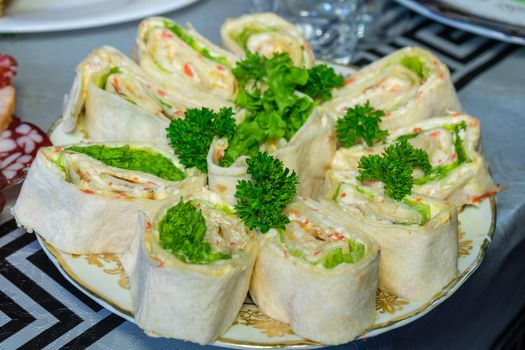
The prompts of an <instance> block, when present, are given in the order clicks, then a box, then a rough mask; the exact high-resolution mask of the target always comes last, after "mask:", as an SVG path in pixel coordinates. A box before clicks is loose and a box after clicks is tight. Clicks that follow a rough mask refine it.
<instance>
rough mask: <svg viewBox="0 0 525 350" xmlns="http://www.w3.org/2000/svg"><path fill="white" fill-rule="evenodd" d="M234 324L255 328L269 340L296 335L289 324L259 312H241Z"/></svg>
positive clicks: (248, 310) (247, 310) (246, 310)
mask: <svg viewBox="0 0 525 350" xmlns="http://www.w3.org/2000/svg"><path fill="white" fill-rule="evenodd" d="M233 324H234V325H236V324H238V325H243V326H248V327H255V328H257V329H259V331H260V332H261V333H263V334H265V335H266V336H267V337H268V338H273V337H284V336H285V335H287V334H294V332H293V331H292V329H291V328H290V327H289V326H288V325H287V324H285V323H282V322H279V321H277V320H274V319H273V318H270V317H268V316H266V315H265V314H264V313H262V312H261V311H259V310H250V309H245V310H241V311H240V312H239V316H238V317H237V319H236V320H235V322H234V323H233Z"/></svg>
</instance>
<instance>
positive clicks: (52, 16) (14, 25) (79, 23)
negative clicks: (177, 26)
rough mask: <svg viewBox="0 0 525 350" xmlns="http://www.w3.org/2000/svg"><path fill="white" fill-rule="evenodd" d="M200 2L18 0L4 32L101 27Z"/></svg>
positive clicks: (0, 21) (0, 26) (0, 23)
mask: <svg viewBox="0 0 525 350" xmlns="http://www.w3.org/2000/svg"><path fill="white" fill-rule="evenodd" d="M195 1H197V0H169V1H167V0H14V1H11V4H10V5H9V6H8V7H7V9H6V11H5V14H4V17H0V33H35V32H51V31H60V30H69V29H82V28H91V27H98V26H103V25H108V24H114V23H121V22H126V21H132V20H136V19H140V18H143V17H147V16H152V15H156V14H160V13H163V12H168V11H171V10H175V9H178V8H180V7H183V6H186V5H188V4H191V3H193V2H195Z"/></svg>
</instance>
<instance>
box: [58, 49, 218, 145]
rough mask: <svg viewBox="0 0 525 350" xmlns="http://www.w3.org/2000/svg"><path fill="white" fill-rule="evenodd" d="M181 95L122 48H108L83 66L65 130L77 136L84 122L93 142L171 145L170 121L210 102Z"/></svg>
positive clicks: (71, 96)
mask: <svg viewBox="0 0 525 350" xmlns="http://www.w3.org/2000/svg"><path fill="white" fill-rule="evenodd" d="M181 91H185V89H180V88H179V89H178V90H174V89H168V88H165V87H163V86H161V84H160V83H159V82H158V81H156V80H155V79H154V78H151V77H148V76H147V75H146V74H145V72H144V71H143V70H142V69H141V68H140V67H139V66H138V65H137V64H135V62H133V61H131V60H130V59H129V58H127V57H126V56H125V55H123V54H122V53H120V52H119V51H118V50H116V49H114V48H112V47H108V46H104V47H101V48H99V49H97V50H95V51H93V52H92V53H91V54H90V55H89V56H88V57H86V58H85V59H84V61H82V62H81V63H80V64H79V65H78V67H77V76H76V78H75V81H74V82H73V86H72V88H71V91H70V94H69V96H66V100H65V104H64V115H63V117H64V129H65V131H66V132H71V131H73V130H74V129H75V127H76V126H77V124H79V123H82V125H83V129H84V131H85V132H86V133H87V138H88V139H89V140H90V141H103V142H152V143H157V144H168V140H167V138H166V130H165V129H166V128H167V127H168V125H169V122H170V120H172V119H174V118H183V117H184V110H185V109H186V108H190V107H196V106H197V105H198V106H199V107H201V106H203V105H204V106H206V105H207V101H208V98H207V97H206V98H201V99H200V101H201V103H198V102H196V101H193V103H192V101H190V100H189V99H187V98H186V96H185V95H183V94H181ZM212 96H213V95H212ZM210 100H213V99H210ZM214 107H217V106H214Z"/></svg>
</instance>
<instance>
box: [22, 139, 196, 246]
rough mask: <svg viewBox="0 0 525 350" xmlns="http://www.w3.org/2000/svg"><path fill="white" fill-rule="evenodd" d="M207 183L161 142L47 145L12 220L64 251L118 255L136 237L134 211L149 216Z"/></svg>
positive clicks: (40, 151) (33, 167)
mask: <svg viewBox="0 0 525 350" xmlns="http://www.w3.org/2000/svg"><path fill="white" fill-rule="evenodd" d="M205 181H206V179H205V176H204V175H202V174H200V173H199V172H197V171H195V170H194V169H189V170H185V169H184V168H183V167H182V166H181V164H180V163H179V161H178V160H177V158H175V157H174V156H173V152H172V150H171V149H169V148H168V147H164V146H159V145H153V144H140V143H136V144H130V145H124V144H111V143H91V144H76V145H69V146H60V147H58V146H54V147H46V148H42V149H40V150H39V152H38V154H37V156H36V158H35V160H34V161H33V163H32V165H31V168H30V170H29V173H28V174H27V177H26V179H25V181H24V185H23V186H22V189H21V191H20V195H19V196H18V199H17V202H16V204H15V206H14V207H13V209H12V214H13V216H14V217H15V219H16V221H17V223H18V225H21V226H24V227H26V228H27V230H28V231H30V232H32V231H36V232H37V233H38V234H40V235H41V236H42V237H43V238H44V239H45V240H46V241H47V242H49V243H50V244H52V245H53V246H54V247H55V248H57V249H60V250H62V251H64V252H67V253H73V254H102V253H116V254H119V253H122V252H124V251H126V249H127V248H128V246H129V244H130V243H131V241H132V240H133V237H134V236H135V235H136V226H137V225H138V218H137V212H138V211H139V210H142V211H144V212H146V213H148V214H150V215H151V214H153V213H155V212H156V211H157V210H158V209H159V208H160V207H161V206H162V205H164V204H166V203H168V202H170V201H173V198H174V197H176V198H178V197H180V196H181V195H183V196H185V195H186V194H188V193H191V192H193V191H196V190H197V189H200V188H201V187H202V186H204V184H205ZM35 213H40V214H39V215H35Z"/></svg>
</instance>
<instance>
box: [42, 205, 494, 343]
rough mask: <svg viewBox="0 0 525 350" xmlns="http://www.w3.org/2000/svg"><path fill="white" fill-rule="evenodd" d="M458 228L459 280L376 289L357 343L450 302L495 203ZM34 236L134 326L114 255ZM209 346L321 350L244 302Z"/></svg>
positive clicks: (468, 215)
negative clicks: (426, 290)
mask: <svg viewBox="0 0 525 350" xmlns="http://www.w3.org/2000/svg"><path fill="white" fill-rule="evenodd" d="M459 223H460V230H459V233H458V234H459V260H458V268H459V275H458V276H457V277H456V278H455V279H454V280H453V281H451V282H450V283H449V284H448V285H447V286H445V287H444V288H443V289H442V291H441V292H440V293H438V294H436V295H435V296H434V297H432V298H429V299H428V300H425V301H418V302H416V301H409V300H406V299H402V298H399V297H396V296H394V295H391V294H387V293H385V292H382V291H379V290H378V293H377V295H376V311H377V320H376V322H375V323H374V325H373V326H372V327H371V328H370V329H369V330H368V331H367V332H366V333H365V334H363V335H362V336H361V337H360V338H367V337H373V336H376V335H379V334H381V333H384V332H387V331H389V330H392V329H395V328H398V327H401V326H403V325H406V324H408V323H411V322H414V321H415V320H417V319H418V318H420V317H422V316H423V315H425V314H427V313H428V312H430V310H432V309H433V308H435V307H436V306H437V305H439V304H441V303H442V302H443V301H445V300H446V299H447V298H448V297H450V296H451V295H452V294H453V293H454V292H455V291H456V290H457V289H458V288H459V287H460V286H461V285H462V284H463V283H464V282H465V281H466V280H467V279H468V278H469V277H470V275H471V274H472V273H473V272H474V271H475V270H476V269H477V268H478V266H479V265H480V264H481V262H482V260H483V258H484V257H485V253H486V250H487V248H488V246H489V244H490V241H491V238H492V234H493V232H494V227H495V223H496V201H495V198H494V197H490V198H486V199H484V200H483V201H482V202H481V203H480V206H479V207H477V208H476V207H466V209H465V210H463V211H462V212H461V213H460V214H459ZM37 237H38V240H39V242H40V244H41V245H42V247H43V249H44V251H45V252H46V254H47V255H48V256H49V258H50V259H51V261H53V263H54V264H55V265H56V266H57V268H58V269H59V271H60V272H61V273H62V274H63V275H64V276H65V277H66V278H67V279H68V280H69V281H70V282H71V283H72V284H73V285H75V286H76V287H77V288H79V289H80V290H81V291H82V292H84V293H85V294H86V295H87V296H89V297H90V298H92V299H93V300H95V301H96V302H97V303H99V304H100V305H102V306H103V307H105V308H107V309H108V310H110V311H112V312H114V313H115V314H117V315H119V316H121V317H123V318H125V319H126V320H128V321H130V322H134V319H133V312H132V304H131V294H130V291H129V288H128V280H127V276H126V274H125V272H124V270H123V268H122V266H121V265H120V261H119V256H118V255H113V254H103V255H72V254H67V253H64V252H61V251H59V250H57V249H55V248H54V247H53V246H51V245H50V244H48V243H46V242H45V241H44V239H43V238H41V237H40V236H38V235H37ZM213 345H217V346H223V347H229V348H253V347H266V348H272V347H274V348H283V347H287V348H316V347H320V346H321V345H320V344H318V343H315V342H312V341H311V340H308V339H304V338H301V337H300V336H297V335H295V334H294V333H293V331H292V330H291V329H290V327H288V326H287V325H286V324H283V323H280V322H278V321H276V320H273V319H271V318H269V317H268V316H266V315H264V314H263V313H262V312H260V311H259V310H258V308H257V306H256V305H254V304H253V303H252V302H251V300H250V299H249V298H248V299H246V301H245V303H244V305H243V307H242V309H241V311H240V312H239V316H238V317H237V320H236V321H235V322H234V323H233V325H232V326H231V327H230V329H229V330H228V331H227V332H226V333H225V334H223V335H222V337H220V338H219V339H218V340H217V341H216V342H215V343H214V344H213Z"/></svg>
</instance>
